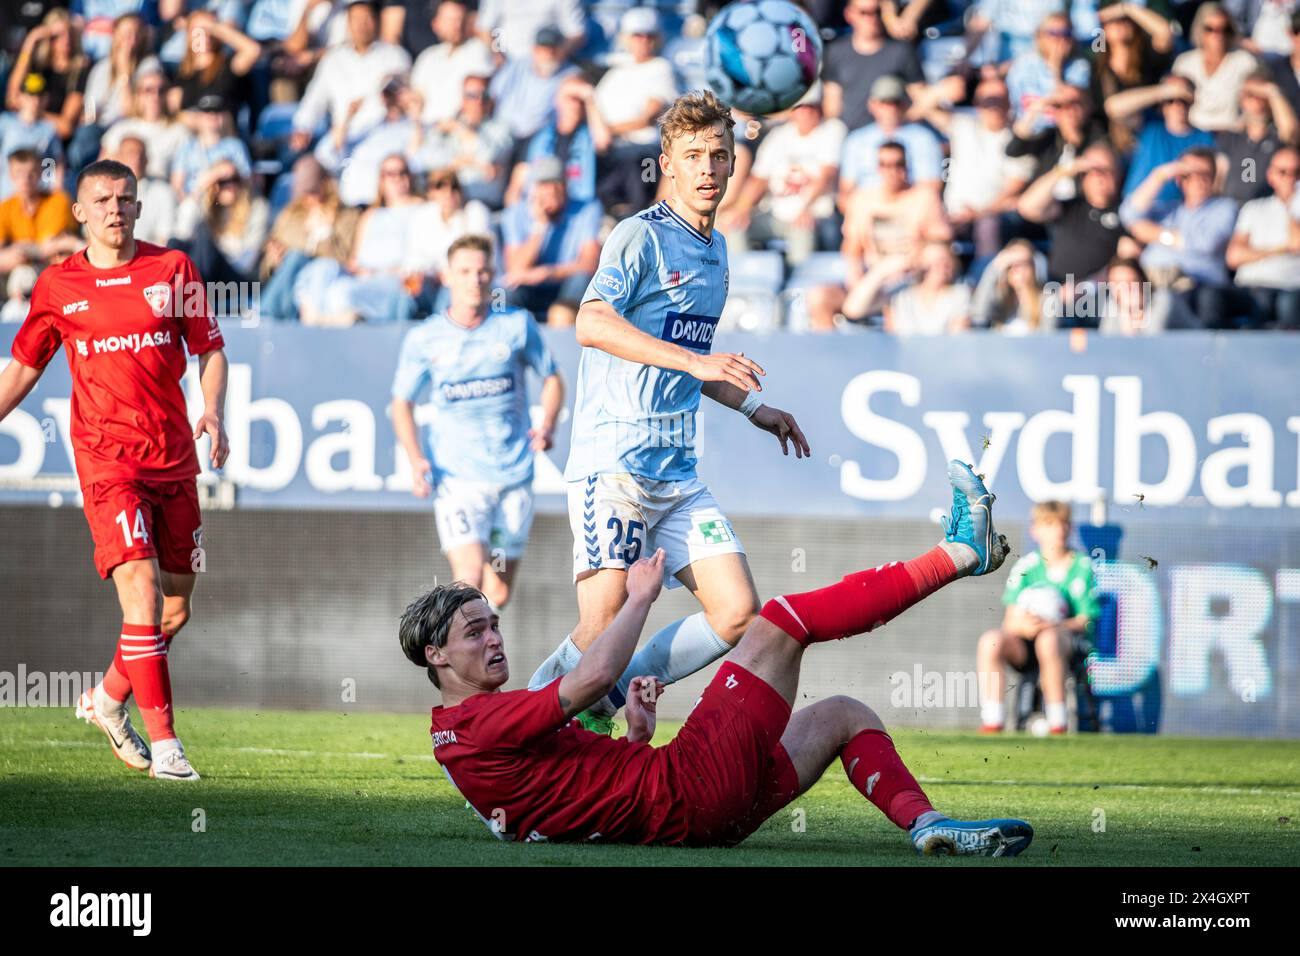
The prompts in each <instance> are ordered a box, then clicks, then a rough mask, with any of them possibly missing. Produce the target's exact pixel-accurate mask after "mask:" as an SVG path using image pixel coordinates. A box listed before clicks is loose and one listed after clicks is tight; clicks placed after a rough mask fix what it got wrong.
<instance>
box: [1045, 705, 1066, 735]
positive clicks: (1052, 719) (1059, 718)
mask: <svg viewBox="0 0 1300 956" xmlns="http://www.w3.org/2000/svg"><path fill="white" fill-rule="evenodd" d="M1043 710H1045V711H1046V712H1047V726H1049V727H1051V728H1052V729H1053V730H1064V729H1065V724H1066V721H1067V717H1066V712H1065V704H1064V703H1060V704H1044V705H1043Z"/></svg>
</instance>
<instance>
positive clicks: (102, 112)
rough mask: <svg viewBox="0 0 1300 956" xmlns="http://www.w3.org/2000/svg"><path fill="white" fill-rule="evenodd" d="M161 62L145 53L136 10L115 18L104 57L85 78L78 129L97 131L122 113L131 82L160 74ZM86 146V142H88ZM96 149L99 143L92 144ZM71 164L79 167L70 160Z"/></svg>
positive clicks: (142, 27) (144, 32) (145, 33)
mask: <svg viewBox="0 0 1300 956" xmlns="http://www.w3.org/2000/svg"><path fill="white" fill-rule="evenodd" d="M162 71H163V68H162V62H161V61H160V60H159V59H158V57H156V56H154V55H153V54H152V53H150V52H149V29H148V27H146V26H145V24H144V20H143V19H142V18H141V17H140V15H139V14H136V13H128V14H126V15H125V16H121V17H118V18H117V21H116V22H115V23H114V24H113V43H112V46H111V47H110V48H109V51H108V56H106V57H104V59H102V60H100V61H99V62H98V63H96V64H95V65H94V66H92V67H91V68H90V73H89V74H88V75H87V77H86V94H85V117H84V120H83V123H82V127H81V129H83V130H84V129H89V128H90V127H92V126H93V127H97V128H98V130H99V131H100V132H101V135H102V131H103V130H105V129H107V128H108V127H109V126H110V125H112V124H113V123H115V122H116V121H117V120H119V119H121V118H122V117H123V116H125V115H126V112H127V109H128V107H129V105H130V102H131V88H132V83H133V82H134V81H135V80H136V78H137V77H141V76H143V75H145V74H146V73H162ZM88 145H89V144H88ZM93 147H94V149H95V150H98V148H99V143H98V142H95V143H94V144H93ZM73 164H74V165H76V166H78V168H79V167H80V165H84V163H81V164H78V163H77V162H76V160H73Z"/></svg>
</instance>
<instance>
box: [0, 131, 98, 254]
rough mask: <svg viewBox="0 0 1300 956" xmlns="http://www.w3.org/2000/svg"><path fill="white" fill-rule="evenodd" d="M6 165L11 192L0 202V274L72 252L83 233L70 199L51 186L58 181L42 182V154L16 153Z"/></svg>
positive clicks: (32, 151) (33, 152) (24, 151)
mask: <svg viewBox="0 0 1300 956" xmlns="http://www.w3.org/2000/svg"><path fill="white" fill-rule="evenodd" d="M5 166H6V167H7V179H8V180H9V182H11V183H12V184H13V194H12V195H11V196H9V198H7V199H5V200H4V201H3V202H0V274H4V273H7V272H9V271H11V270H13V269H15V268H17V267H18V266H22V265H30V266H32V267H34V268H36V269H42V268H44V267H45V266H46V265H49V264H50V263H51V262H57V261H59V260H61V259H62V258H63V257H64V256H67V255H69V254H70V253H72V252H75V251H76V250H77V249H78V248H79V247H80V246H81V231H80V228H79V227H78V226H77V220H76V219H75V218H74V217H73V215H72V200H71V199H70V198H69V197H68V194H67V193H65V192H63V190H61V189H59V188H57V186H54V185H53V184H54V183H57V182H58V180H57V179H53V178H51V179H50V180H49V181H48V182H43V181H42V177H41V156H40V154H38V153H37V152H36V151H35V150H32V149H26V148H23V149H18V150H15V151H14V152H12V153H10V154H9V157H8V159H7V160H6V162H5Z"/></svg>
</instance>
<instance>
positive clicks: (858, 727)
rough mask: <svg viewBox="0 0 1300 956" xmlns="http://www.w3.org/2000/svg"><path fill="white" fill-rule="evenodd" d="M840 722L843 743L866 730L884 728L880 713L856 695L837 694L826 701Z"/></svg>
mask: <svg viewBox="0 0 1300 956" xmlns="http://www.w3.org/2000/svg"><path fill="white" fill-rule="evenodd" d="M824 703H825V704H827V705H828V706H829V707H830V708H831V712H832V713H833V714H834V715H835V718H836V721H837V723H838V724H839V730H840V737H841V738H842V743H848V742H849V741H850V740H852V739H853V738H854V737H856V736H857V735H858V734H860V733H862V732H863V731H864V730H884V729H885V724H884V722H883V721H882V720H881V719H880V715H879V714H877V713H876V712H875V711H874V710H872V709H871V708H870V707H868V706H867V705H866V704H864V703H863V702H862V701H860V700H858V699H857V698H855V697H849V696H847V695H845V694H837V695H835V696H834V697H828V698H827V699H826V700H825V701H824Z"/></svg>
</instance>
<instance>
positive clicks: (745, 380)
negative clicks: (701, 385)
mask: <svg viewBox="0 0 1300 956" xmlns="http://www.w3.org/2000/svg"><path fill="white" fill-rule="evenodd" d="M577 336H578V344H579V345H582V346H586V347H590V348H594V349H600V350H601V351H602V352H608V353H609V354H610V355H617V356H618V357H619V358H621V359H626V360H627V361H629V362H636V363H637V364H639V365H653V366H655V367H656V368H666V369H671V370H672V371H675V372H685V373H686V374H687V375H690V376H691V377H693V378H698V379H699V380H700V381H702V382H730V383H731V384H732V385H735V386H736V387H737V388H739V389H741V390H742V391H746V392H747V391H749V390H751V389H752V390H754V391H756V392H761V391H762V390H763V386H762V385H760V384H759V383H758V376H760V375H766V374H767V373H766V372H764V371H763V368H762V366H760V365H759V364H758V363H757V362H755V361H754V360H753V359H748V358H745V356H743V355H734V354H732V353H730V352H720V353H718V354H716V355H700V354H699V353H697V352H692V351H691V350H690V349H684V348H682V347H681V346H680V345H673V344H672V343H671V342H665V341H664V340H663V339H657V338H655V337H654V336H653V335H649V334H647V333H645V332H642V331H641V330H640V329H638V328H637V327H636V326H634V325H633V324H632V323H631V322H629V321H627V319H625V318H623V317H622V316H621V315H619V314H618V313H617V312H616V311H614V307H613V306H612V305H610V304H609V303H608V302H605V301H604V300H602V299H588V300H587V301H586V302H584V303H582V307H581V308H580V309H579V310H578V323H577Z"/></svg>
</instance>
